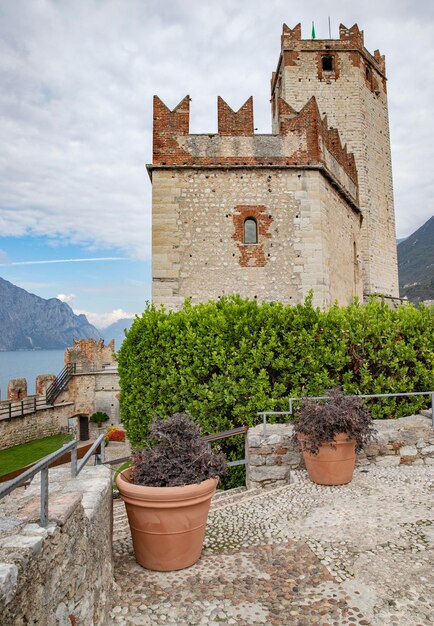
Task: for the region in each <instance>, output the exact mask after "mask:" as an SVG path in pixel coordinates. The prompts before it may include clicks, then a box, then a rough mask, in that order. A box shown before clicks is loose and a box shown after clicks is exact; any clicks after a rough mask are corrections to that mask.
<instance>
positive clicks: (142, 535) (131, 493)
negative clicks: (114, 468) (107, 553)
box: [116, 469, 218, 572]
mask: <svg viewBox="0 0 434 626" xmlns="http://www.w3.org/2000/svg"><path fill="white" fill-rule="evenodd" d="M130 474H131V470H130V469H126V470H124V471H123V472H121V473H120V474H119V475H118V476H117V478H116V485H117V487H118V489H119V492H120V495H121V497H122V499H123V500H124V502H125V506H126V509H127V515H128V521H129V524H130V529H131V537H132V540H133V548H134V555H135V557H136V561H137V563H139V564H140V565H142V566H143V567H146V568H147V569H151V570H157V571H159V572H169V571H172V570H178V569H184V568H185V567H190V565H193V564H194V563H196V561H198V560H199V558H200V555H201V552H202V545H203V540H204V536H205V526H206V522H207V518H208V511H209V507H210V504H211V498H212V496H213V495H214V493H215V491H216V488H217V483H218V478H209V479H208V480H205V481H203V482H202V483H200V484H198V485H186V486H184V487H144V486H142V485H134V484H133V483H130V482H128V479H129V477H130Z"/></svg>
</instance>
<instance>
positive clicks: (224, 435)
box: [105, 426, 249, 467]
mask: <svg viewBox="0 0 434 626" xmlns="http://www.w3.org/2000/svg"><path fill="white" fill-rule="evenodd" d="M248 430H249V427H248V426H239V427H238V428H232V429H231V430H225V431H223V432H221V433H216V434H215V435H205V436H204V437H202V439H203V440H204V441H205V442H206V443H207V444H208V445H210V444H211V442H213V441H220V440H222V439H228V438H229V437H235V436H236V435H244V441H245V439H246V435H247V432H248ZM130 459H131V457H130V456H122V457H120V458H119V459H113V460H112V461H106V462H105V464H106V465H120V464H121V463H126V462H127V461H129V460H130ZM246 463H247V461H246V459H240V460H238V461H229V462H228V464H227V465H228V467H235V466H236V465H246Z"/></svg>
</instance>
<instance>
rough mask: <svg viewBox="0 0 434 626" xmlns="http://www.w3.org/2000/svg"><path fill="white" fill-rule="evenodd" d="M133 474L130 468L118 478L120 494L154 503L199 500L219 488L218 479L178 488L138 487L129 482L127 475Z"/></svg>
mask: <svg viewBox="0 0 434 626" xmlns="http://www.w3.org/2000/svg"><path fill="white" fill-rule="evenodd" d="M130 472H131V468H130V467H128V468H126V469H124V470H123V471H122V472H119V474H118V475H117V477H116V485H117V487H118V489H119V492H120V493H121V495H122V494H125V495H126V496H132V497H138V498H146V499H147V500H154V501H160V502H162V501H169V500H170V501H174V500H188V499H190V498H197V497H200V496H202V495H206V494H208V493H213V492H214V491H215V490H216V488H217V483H218V481H219V479H218V477H215V478H207V479H206V480H203V481H202V482H201V483H193V484H190V485H180V486H177V487H149V486H147V485H136V484H134V483H131V482H129V480H128V478H127V475H128V474H129V473H130Z"/></svg>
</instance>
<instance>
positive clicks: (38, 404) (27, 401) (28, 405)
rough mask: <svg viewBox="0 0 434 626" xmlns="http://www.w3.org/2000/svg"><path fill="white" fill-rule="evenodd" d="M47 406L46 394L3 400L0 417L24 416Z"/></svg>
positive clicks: (0, 403) (0, 405)
mask: <svg viewBox="0 0 434 626" xmlns="http://www.w3.org/2000/svg"><path fill="white" fill-rule="evenodd" d="M46 407H47V401H46V399H45V396H36V395H35V396H27V397H26V398H24V399H23V400H3V401H1V402H0V419H7V418H11V417H23V416H24V415H29V413H36V411H38V410H39V409H44V408H46Z"/></svg>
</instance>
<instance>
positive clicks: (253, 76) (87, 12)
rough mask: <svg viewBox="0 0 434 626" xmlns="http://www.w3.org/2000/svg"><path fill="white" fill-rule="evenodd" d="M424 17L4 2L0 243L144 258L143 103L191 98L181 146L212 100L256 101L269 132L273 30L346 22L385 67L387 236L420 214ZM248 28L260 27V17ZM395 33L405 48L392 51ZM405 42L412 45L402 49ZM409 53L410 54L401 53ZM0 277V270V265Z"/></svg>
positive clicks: (239, 6) (428, 37)
mask: <svg viewBox="0 0 434 626" xmlns="http://www.w3.org/2000/svg"><path fill="white" fill-rule="evenodd" d="M433 6H434V5H433V4H432V3H410V2H407V1H406V0H396V1H393V2H392V0H385V1H384V2H383V3H378V2H374V0H366V2H364V3H362V4H359V5H357V4H355V3H347V2H342V1H341V0H330V2H329V3H327V4H321V3H318V2H317V0H294V1H293V2H292V3H290V4H288V2H286V1H285V0H269V2H267V3H264V2H262V1H260V0H238V1H237V2H233V0H220V1H219V2H218V3H217V2H215V1H214V0H203V1H201V2H197V1H196V2H188V3H186V2H183V1H182V0H165V2H160V1H157V0H147V1H146V2H143V0H128V2H127V3H125V2H99V1H97V0H75V1H74V2H55V1H54V0H45V1H44V2H32V3H25V10H24V8H23V7H24V3H22V2H5V3H3V4H2V9H1V11H2V15H1V17H2V19H1V21H0V80H1V86H2V89H1V90H0V119H1V122H0V124H1V127H0V132H1V136H2V145H1V150H0V168H1V170H2V179H1V181H0V207H1V213H0V232H1V233H2V235H3V236H20V235H23V234H24V233H30V234H31V233H34V234H37V235H41V234H44V235H48V236H50V237H52V238H60V239H62V241H65V242H71V243H76V244H86V245H88V244H93V245H97V246H100V247H105V248H107V247H117V248H119V249H121V250H124V251H125V253H126V254H128V255H129V256H131V257H133V258H141V259H143V258H149V256H150V245H151V211H150V206H151V196H150V183H149V180H148V176H147V173H146V171H145V169H144V164H145V163H146V162H150V160H151V153H152V96H153V94H154V93H157V94H159V95H160V96H161V97H162V99H163V100H164V101H165V102H166V103H167V104H168V105H169V106H174V105H176V104H177V103H178V102H179V101H180V99H181V98H182V97H183V96H184V95H186V94H187V93H189V94H190V95H191V96H192V99H193V102H192V113H191V130H192V132H214V131H215V129H216V124H217V115H216V98H217V95H222V96H223V97H224V98H225V99H226V100H227V101H228V103H229V104H230V105H231V106H233V107H234V108H238V107H239V106H240V105H241V104H242V103H243V102H244V101H245V100H246V98H247V97H248V96H250V95H251V94H253V96H254V100H255V126H256V127H258V130H259V132H270V127H271V123H270V112H269V79H270V75H271V71H272V70H273V69H275V65H276V62H277V58H278V52H279V42H280V33H281V25H282V22H284V21H285V22H287V23H288V25H289V26H294V25H295V24H296V23H297V22H298V21H301V22H302V26H303V35H304V36H309V34H310V27H311V20H312V16H314V18H315V27H316V31H317V36H318V37H327V36H328V25H327V24H328V21H327V16H328V15H329V14H330V15H331V16H332V36H336V33H337V28H338V23H339V21H342V22H343V23H345V24H346V25H347V26H350V25H352V24H353V23H354V22H356V21H357V22H358V23H359V26H360V27H361V28H363V29H364V31H365V39H366V45H367V47H368V48H369V49H370V50H371V51H373V50H374V49H375V48H380V50H381V52H382V53H386V57H387V67H388V73H389V78H390V81H389V102H390V108H391V118H390V119H391V137H392V146H393V158H394V181H395V202H396V215H397V225H398V233H399V234H400V236H403V235H405V234H409V232H411V230H414V229H415V228H416V227H417V226H418V225H420V224H421V223H422V222H423V221H424V220H426V219H427V218H428V217H430V215H432V214H433V213H434V205H433V202H434V201H433V198H434V194H433V191H434V189H433V186H432V185H433V183H432V182H431V181H432V176H431V169H432V161H433V148H432V146H434V138H433V133H434V127H433V122H432V116H431V110H432V102H433V95H434V93H433V90H434V83H433V81H431V80H430V78H429V76H430V75H429V68H431V67H432V66H433V62H434V43H433V39H432V32H433V22H434V16H433V12H434V10H433ZM258 16H260V18H258ZM404 33H405V39H404ZM405 42H417V44H414V43H408V44H407V45H406V43H405ZM416 51H417V54H415V52H416ZM0 262H4V260H3V261H2V260H1V257H0Z"/></svg>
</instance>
